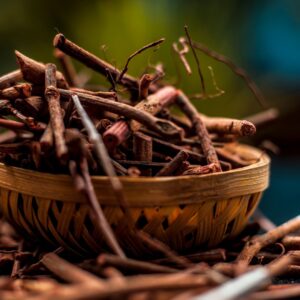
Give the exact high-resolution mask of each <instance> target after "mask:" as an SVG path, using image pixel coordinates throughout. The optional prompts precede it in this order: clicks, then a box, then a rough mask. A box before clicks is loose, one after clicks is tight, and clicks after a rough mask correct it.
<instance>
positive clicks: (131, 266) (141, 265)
mask: <svg viewBox="0 0 300 300" xmlns="http://www.w3.org/2000/svg"><path fill="white" fill-rule="evenodd" d="M97 262H98V264H99V265H100V266H102V267H103V266H112V267H116V268H118V269H121V270H124V271H134V272H138V273H140V272H141V273H144V274H145V273H176V272H178V270H177V269H174V268H171V267H166V266H160V265H156V264H154V263H150V262H145V261H139V260H135V259H130V258H126V259H124V258H120V257H118V256H115V255H109V254H101V255H100V256H99V257H98V258H97Z"/></svg>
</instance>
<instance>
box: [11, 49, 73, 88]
mask: <svg viewBox="0 0 300 300" xmlns="http://www.w3.org/2000/svg"><path fill="white" fill-rule="evenodd" d="M15 54H16V57H17V61H18V63H19V66H20V69H21V72H22V75H23V78H24V79H25V80H26V81H28V82H30V83H34V84H37V85H44V83H45V69H46V67H45V65H44V64H42V63H40V62H37V61H35V60H33V59H31V58H29V57H27V56H25V55H24V54H22V53H20V52H19V51H15ZM55 74H56V80H57V86H58V87H60V88H68V84H67V82H66V80H65V78H64V76H63V75H62V73H60V72H58V71H57V72H56V73H55Z"/></svg>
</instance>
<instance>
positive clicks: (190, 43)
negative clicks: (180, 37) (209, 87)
mask: <svg viewBox="0 0 300 300" xmlns="http://www.w3.org/2000/svg"><path fill="white" fill-rule="evenodd" d="M184 31H185V35H186V37H187V41H188V44H189V46H190V47H191V49H192V53H193V56H194V58H195V61H196V64H197V70H198V74H199V77H200V82H201V87H202V94H203V95H204V96H205V95H206V91H205V83H204V77H203V74H202V71H201V66H200V61H199V58H198V56H197V53H196V51H195V49H194V45H193V43H192V39H191V36H190V33H189V30H188V27H187V26H186V25H185V26H184Z"/></svg>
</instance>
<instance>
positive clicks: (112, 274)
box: [0, 28, 299, 299]
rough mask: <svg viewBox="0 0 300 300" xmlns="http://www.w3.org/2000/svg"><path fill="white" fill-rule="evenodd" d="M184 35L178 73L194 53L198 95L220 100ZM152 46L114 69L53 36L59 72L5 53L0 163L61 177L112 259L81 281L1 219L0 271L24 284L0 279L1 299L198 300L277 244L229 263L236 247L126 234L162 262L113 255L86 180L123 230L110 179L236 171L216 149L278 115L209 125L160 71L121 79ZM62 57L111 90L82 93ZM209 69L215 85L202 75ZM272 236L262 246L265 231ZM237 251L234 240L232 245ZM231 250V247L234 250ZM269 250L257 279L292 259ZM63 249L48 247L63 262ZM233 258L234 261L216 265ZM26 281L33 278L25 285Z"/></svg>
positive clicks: (78, 272) (90, 265)
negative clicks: (170, 243)
mask: <svg viewBox="0 0 300 300" xmlns="http://www.w3.org/2000/svg"><path fill="white" fill-rule="evenodd" d="M186 36H187V37H186V38H181V39H180V40H179V43H180V44H181V45H182V50H179V48H178V45H177V44H174V45H173V46H174V50H175V51H176V52H177V53H178V54H179V58H180V59H181V61H182V62H183V64H184V66H185V68H186V69H187V71H188V73H190V72H191V68H190V66H189V64H188V62H187V59H186V56H185V55H186V53H187V52H188V51H189V49H192V51H193V54H194V57H195V59H196V62H197V67H198V73H199V76H200V79H201V86H202V92H201V94H200V95H196V96H197V98H213V97H216V96H219V95H221V94H222V93H223V91H221V90H220V89H219V88H218V87H217V85H216V84H215V82H214V86H215V88H216V91H217V93H216V94H215V95H210V94H208V93H207V91H206V89H205V83H204V78H203V75H202V72H201V68H200V63H199V59H198V57H197V55H196V52H195V49H199V50H201V51H204V52H205V51H206V50H207V49H206V48H204V49H202V48H201V47H202V46H201V45H200V44H197V43H194V42H193V41H192V40H191V38H190V36H189V33H188V31H187V28H186ZM163 40H164V39H160V40H158V41H156V42H154V43H151V44H149V45H146V46H144V47H143V48H141V49H139V50H138V51H136V52H134V53H133V54H132V55H131V56H130V57H129V58H128V60H127V62H126V64H125V67H124V68H123V70H118V69H117V68H116V67H114V66H112V65H111V64H109V63H108V62H106V61H104V60H102V59H100V58H98V57H96V56H95V55H93V54H91V53H89V52H88V51H86V50H84V49H83V48H81V47H79V46H78V45H76V44H75V43H73V42H71V41H70V40H68V39H66V38H65V37H64V36H63V35H62V34H58V35H56V36H55V38H54V47H55V48H56V50H55V56H56V57H57V58H58V60H59V61H60V63H61V66H62V69H63V73H61V72H60V71H58V70H57V68H56V66H55V65H54V64H46V65H45V64H43V63H40V62H37V61H35V60H33V59H31V58H29V57H27V56H25V55H23V54H21V53H20V52H18V51H16V53H15V54H16V57H17V62H18V64H19V69H18V70H16V71H13V72H11V73H9V74H6V75H4V76H1V77H0V99H2V100H0V116H1V117H0V127H2V128H5V129H6V130H5V131H4V132H3V133H2V134H0V160H1V161H2V162H4V163H5V164H8V165H12V166H17V167H22V168H28V169H33V170H37V171H42V172H51V173H68V174H70V175H71V176H72V179H73V182H74V187H75V189H76V190H77V191H79V192H82V193H83V194H84V195H85V196H86V199H87V201H88V203H89V204H90V207H91V213H92V214H93V215H94V220H95V223H96V226H97V227H98V229H99V231H100V232H101V233H102V234H103V236H104V237H105V240H106V242H107V244H108V246H109V247H110V249H111V251H112V252H113V253H114V255H108V254H102V255H101V256H100V257H99V258H98V259H97V261H96V262H95V261H84V262H81V263H80V264H79V266H80V267H82V268H84V269H88V271H90V272H91V273H89V272H87V271H83V270H82V269H80V268H79V266H76V265H75V264H71V263H68V262H66V261H64V260H63V259H61V258H60V257H59V256H58V253H49V254H46V255H43V254H44V253H43V251H42V250H41V249H39V247H34V246H32V245H31V246H29V247H28V245H26V242H22V243H21V242H17V241H16V240H15V234H14V232H12V230H11V229H10V228H9V226H8V224H6V223H5V222H4V221H3V223H2V225H1V232H2V231H3V234H2V236H1V240H0V245H1V246H2V244H3V248H1V247H0V249H2V250H1V251H2V252H1V253H2V254H1V255H2V257H1V258H0V264H2V263H3V264H4V266H5V267H4V270H6V272H7V273H5V274H9V273H10V274H11V277H13V278H24V279H25V278H29V280H24V279H21V280H14V281H12V280H11V279H10V278H2V279H1V280H2V281H1V280H0V290H1V297H2V299H19V298H22V299H25V298H26V297H27V298H26V299H53V298H54V297H55V298H56V299H98V298H99V299H100V298H110V297H116V296H117V297H120V298H122V297H124V296H125V295H127V296H129V297H130V298H131V297H133V298H136V297H137V298H139V297H142V298H143V297H144V298H147V297H149V295H150V298H151V297H153V295H154V294H155V295H156V293H157V292H159V293H160V292H162V291H167V292H166V295H165V297H173V296H175V294H176V295H177V294H178V291H179V292H180V293H179V295H178V297H179V298H178V299H181V298H180V297H190V294H189V293H190V292H191V293H192V294H193V293H198V292H199V293H200V292H205V291H206V290H208V289H210V288H212V287H214V286H216V285H219V284H223V283H224V282H225V281H228V280H229V278H230V277H235V276H237V275H239V274H242V273H244V272H245V271H246V270H247V271H248V270H249V268H248V264H249V263H250V261H252V259H260V257H262V254H261V252H260V250H261V248H262V247H265V246H268V244H273V243H274V242H275V241H276V240H277V239H280V238H282V237H283V236H282V234H281V233H282V231H280V229H279V235H278V233H275V238H273V240H271V239H270V238H269V237H267V238H264V237H263V238H262V240H261V239H258V242H257V240H256V239H255V243H254V244H253V245H251V246H249V249H248V248H247V247H246V248H245V250H243V251H242V252H241V253H240V254H239V251H240V248H234V247H232V248H230V249H229V250H227V249H226V250H225V249H215V250H210V251H208V252H202V253H197V254H191V255H188V256H186V257H183V256H178V255H177V254H176V253H174V252H173V251H172V249H168V248H167V247H166V246H165V245H164V244H162V243H161V242H158V241H155V240H153V239H151V238H150V237H149V236H147V235H146V234H145V233H143V232H141V231H138V230H136V233H137V238H140V239H143V241H144V242H145V243H147V244H148V245H149V246H151V247H152V248H155V249H157V250H159V251H160V252H161V253H162V254H164V258H162V259H161V260H157V261H152V262H143V261H135V260H132V259H128V258H127V257H126V254H125V253H124V252H123V250H122V249H121V247H120V246H119V244H118V241H117V240H116V238H115V236H114V233H113V231H112V229H111V228H110V226H109V224H108V222H107V221H106V218H105V216H104V214H103V211H102V209H101V206H100V204H99V202H98V201H97V196H96V194H95V191H94V189H93V185H92V181H91V175H103V174H105V175H107V176H108V177H109V179H110V183H111V188H112V189H113V191H114V194H115V197H116V198H117V200H118V203H119V205H120V207H121V208H122V210H123V211H124V212H125V214H126V216H127V218H128V222H129V223H131V225H132V226H133V227H134V224H133V221H132V217H131V214H130V210H129V209H128V205H127V202H126V199H125V197H124V194H123V190H122V182H121V181H120V179H119V178H120V176H135V177H137V176H155V177H159V176H179V175H182V176H186V175H197V176H199V175H202V174H208V173H213V172H224V171H227V170H230V169H233V168H239V167H243V166H247V165H249V164H252V163H254V162H255V161H253V160H250V161H249V160H245V159H244V158H243V157H240V156H239V155H237V154H236V153H232V152H230V151H228V149H227V148H226V145H227V144H228V143H236V142H237V138H239V137H243V136H250V135H253V134H254V133H255V132H256V126H260V125H261V124H263V123H265V122H267V121H269V120H272V119H274V118H275V117H276V114H277V112H276V111H274V110H267V111H265V112H263V113H262V114H259V115H255V116H252V117H251V118H249V119H250V120H248V121H246V120H236V119H228V118H220V117H218V118H216V117H208V116H205V115H203V114H201V113H199V112H198V111H197V109H196V108H195V106H194V105H193V104H192V102H191V101H190V100H189V97H187V96H186V95H185V94H184V92H183V91H181V90H179V89H177V88H176V87H174V86H172V85H170V84H167V83H165V82H164V70H163V66H162V65H161V64H158V65H156V66H154V67H153V68H152V72H151V73H145V74H143V75H142V76H141V78H135V77H133V76H130V75H128V73H127V70H128V68H129V62H130V61H131V60H132V58H134V56H136V55H137V54H139V53H141V52H142V51H144V50H147V49H149V48H151V47H156V46H157V45H159V44H161V43H162V42H163ZM205 53H206V52H205ZM208 54H209V55H211V56H212V57H214V58H216V59H217V60H219V61H221V62H224V63H225V64H227V65H228V66H229V67H231V69H232V70H233V71H234V72H235V73H236V74H238V75H239V76H241V77H242V78H243V79H244V80H245V82H246V84H247V85H248V86H249V88H250V90H251V91H252V92H253V93H254V95H255V96H256V97H257V99H258V100H260V101H262V96H261V94H260V93H259V90H258V89H257V87H256V86H255V85H254V83H253V82H252V81H251V79H250V78H249V77H248V75H247V74H246V73H245V72H244V71H243V70H241V69H239V68H237V67H236V66H235V65H234V64H232V62H231V61H230V60H228V59H227V58H224V57H223V56H220V55H219V54H216V53H215V52H212V51H209V52H208ZM70 57H71V58H74V59H76V60H78V61H80V62H81V63H83V64H84V65H86V66H87V67H89V68H91V69H93V70H94V71H97V72H99V73H100V74H102V75H104V76H105V77H106V78H107V80H108V82H109V84H110V85H111V86H110V88H103V87H102V86H91V85H89V84H88V83H87V82H85V80H82V78H80V76H79V75H78V74H77V73H76V71H75V69H74V66H73V65H72V63H71V60H70ZM210 70H211V74H212V79H213V81H214V76H213V71H212V69H210ZM174 106H177V108H179V109H180V110H181V112H182V113H183V115H184V116H185V118H182V117H178V116H177V115H175V114H173V113H172V111H171V109H172V108H173V107H174ZM166 140H167V141H166ZM291 222H292V225H290V224H288V225H287V226H288V229H287V232H285V234H287V233H289V232H290V231H292V230H296V229H298V226H299V224H298V223H299V220H298V219H297V220H294V221H291ZM294 223H295V224H296V225H294ZM291 229H292V230H291ZM276 232H277V231H276ZM280 234H281V235H280ZM271 235H272V237H273V235H274V234H273V233H272V234H271ZM246 236H249V235H246ZM244 237H245V236H244ZM2 239H3V240H2ZM240 242H241V243H243V242H242V240H241V241H240ZM241 243H240V244H239V245H238V246H237V247H241ZM257 243H258V244H257ZM280 245H284V244H280ZM234 246H235V245H234ZM272 247H273V248H274V249H275V250H274V251H275V252H272V251H273V248H272V251H270V252H268V253H267V254H266V255H265V256H264V259H263V261H265V260H268V259H269V260H274V259H275V261H274V262H272V264H270V265H269V266H268V267H266V268H264V269H263V270H264V271H261V272H262V274H263V275H262V274H260V275H259V276H265V277H264V278H265V279H264V281H263V282H266V281H267V279H268V278H270V277H272V276H274V275H277V274H281V273H284V272H286V269H287V268H288V266H289V265H290V264H291V257H292V256H291V255H288V256H284V257H283V258H280V259H279V258H278V257H279V256H280V255H281V254H282V253H285V250H284V251H283V250H282V249H283V248H280V247H279V246H276V245H273V246H272ZM278 247H279V248H280V250H282V253H280V255H279V254H278V253H277V252H276V251H278ZM282 247H283V246H282ZM253 249H254V250H253ZM63 251H64V250H63V249H58V250H57V252H59V253H62V254H63ZM293 256H297V253H294V255H293ZM235 257H237V261H238V262H239V263H238V264H232V263H231V264H224V265H222V263H224V262H227V261H232V259H233V258H235ZM277 258H278V259H277ZM199 262H201V263H199ZM211 265H213V266H214V267H211ZM293 267H295V266H294V265H293ZM44 268H46V269H48V270H49V271H50V272H51V273H52V274H54V275H55V278H56V279H57V278H60V279H61V280H63V281H64V282H69V283H71V285H64V284H62V283H61V282H57V281H56V280H54V279H50V277H49V275H48V273H47V272H46V275H47V276H46V277H44V272H45V270H44ZM250 269H251V268H250ZM290 269H291V268H288V270H290ZM123 272H124V274H125V275H127V273H128V274H134V275H135V274H144V273H150V275H141V276H138V277H137V276H130V277H125V276H123ZM92 273H93V274H92ZM152 273H153V274H152ZM160 273H172V274H160ZM255 274H256V273H255ZM95 275H99V276H100V277H99V276H95ZM35 277H37V280H36V281H32V279H33V278H35ZM103 278H107V280H104V279H103ZM241 278H242V277H241ZM260 281H261V282H262V278H261V280H260ZM261 282H260V283H259V284H260V285H259V286H261V285H262V283H261ZM169 290H176V293H175V294H174V293H173V292H171V293H169ZM183 291H185V292H186V291H188V294H182V295H181V292H183ZM153 293H154V294H153ZM162 295H163V296H164V293H163V294H162ZM255 297H259V295H255ZM205 299H206V298H205ZM207 299H213V298H207ZM214 299H216V298H214ZM219 299H221V298H219ZM230 299H231V298H230Z"/></svg>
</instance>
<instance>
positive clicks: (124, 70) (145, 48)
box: [116, 38, 165, 83]
mask: <svg viewBox="0 0 300 300" xmlns="http://www.w3.org/2000/svg"><path fill="white" fill-rule="evenodd" d="M164 41H165V39H164V38H161V39H159V40H157V41H154V42H152V43H150V44H147V45H145V46H143V47H142V48H140V49H138V50H137V51H135V52H133V53H132V54H131V55H130V56H129V57H128V58H127V61H126V64H125V66H124V68H123V70H122V71H121V73H120V75H119V76H118V78H117V80H116V82H117V83H119V82H122V79H123V76H124V74H125V73H126V72H127V71H128V65H129V63H130V61H131V60H132V59H133V58H134V57H135V56H137V55H138V54H140V53H142V52H143V51H145V50H147V49H149V48H153V47H156V46H158V45H160V44H161V43H163V42H164Z"/></svg>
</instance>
